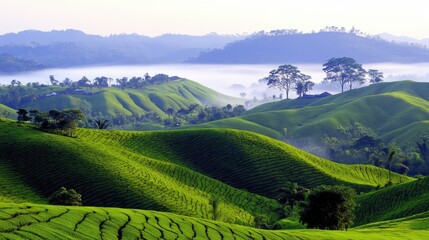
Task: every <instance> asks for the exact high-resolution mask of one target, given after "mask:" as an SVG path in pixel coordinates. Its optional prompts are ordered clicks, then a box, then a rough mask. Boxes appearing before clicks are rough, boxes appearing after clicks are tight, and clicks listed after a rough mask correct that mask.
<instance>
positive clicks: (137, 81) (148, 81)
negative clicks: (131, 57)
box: [49, 73, 181, 89]
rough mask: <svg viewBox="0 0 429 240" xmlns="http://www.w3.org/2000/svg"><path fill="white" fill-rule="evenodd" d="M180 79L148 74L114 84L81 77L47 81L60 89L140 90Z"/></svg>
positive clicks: (102, 79) (111, 80)
mask: <svg viewBox="0 0 429 240" xmlns="http://www.w3.org/2000/svg"><path fill="white" fill-rule="evenodd" d="M180 79H181V78H180V77H177V76H172V77H170V76H168V75H167V74H163V73H160V74H156V75H155V76H153V77H151V76H150V75H149V74H148V73H146V74H145V75H144V76H143V77H136V76H134V77H132V78H128V77H122V78H116V79H115V82H116V84H115V83H113V81H114V79H113V78H111V77H105V76H101V77H96V78H94V79H93V80H92V81H91V80H90V79H88V78H87V77H85V76H83V77H82V78H81V79H79V80H78V81H73V80H71V79H69V78H65V79H64V80H63V81H59V80H57V79H55V76H54V75H51V76H49V81H50V82H51V84H52V85H53V86H62V87H75V88H77V87H98V88H105V87H109V86H112V87H120V88H122V89H125V88H133V89H142V88H143V87H144V86H147V85H153V84H162V83H166V82H171V81H177V80H180Z"/></svg>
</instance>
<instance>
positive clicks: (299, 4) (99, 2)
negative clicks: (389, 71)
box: [0, 0, 429, 39]
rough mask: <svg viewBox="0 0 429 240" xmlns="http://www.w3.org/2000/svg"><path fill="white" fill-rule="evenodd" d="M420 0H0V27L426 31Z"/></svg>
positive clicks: (155, 31) (105, 31)
mask: <svg viewBox="0 0 429 240" xmlns="http://www.w3.org/2000/svg"><path fill="white" fill-rule="evenodd" d="M426 5H427V3H426V1H423V0H407V1H396V0H390V1H389V0H359V1H357V0H324V1H320V0H293V1H290V0H0V22H1V23H2V24H1V25H0V34H4V33H9V32H19V31H22V30H28V29H37V30H42V31H49V30H64V29H77V30H82V31H84V32H86V33H90V34H98V35H104V36H107V35H110V34H120V33H137V34H142V35H147V36H157V35H161V34H164V33H181V34H190V35H204V34H208V33H212V32H216V33H219V34H242V33H253V32H256V31H260V30H265V31H270V30H276V29H298V30H300V31H304V32H311V31H312V30H316V31H318V30H320V29H322V28H324V27H326V26H337V27H346V28H347V29H350V28H351V27H355V28H357V29H360V30H362V31H363V32H365V33H368V34H378V33H384V32H388V33H391V34H394V35H399V36H409V37H414V38H417V39H422V38H429V27H428V26H427V23H429V14H427V11H428V8H427V7H426Z"/></svg>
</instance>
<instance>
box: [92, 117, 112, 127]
mask: <svg viewBox="0 0 429 240" xmlns="http://www.w3.org/2000/svg"><path fill="white" fill-rule="evenodd" d="M92 125H93V126H94V128H96V129H107V128H109V127H110V126H112V124H111V123H110V121H109V120H107V119H102V118H97V119H95V120H93V121H92Z"/></svg>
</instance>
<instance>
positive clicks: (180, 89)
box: [0, 80, 242, 116]
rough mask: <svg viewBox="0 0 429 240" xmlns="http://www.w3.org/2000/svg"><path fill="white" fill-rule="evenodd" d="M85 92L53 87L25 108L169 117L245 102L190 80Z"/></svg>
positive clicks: (29, 102)
mask: <svg viewBox="0 0 429 240" xmlns="http://www.w3.org/2000/svg"><path fill="white" fill-rule="evenodd" d="M49 88H51V87H49ZM49 88H48V89H49ZM84 90H85V91H87V92H88V93H86V94H85V93H82V92H74V91H71V92H68V93H65V92H63V91H64V89H58V87H57V88H55V87H53V88H52V91H47V90H46V89H44V90H41V91H40V93H43V94H42V96H40V97H38V98H37V99H36V100H33V101H28V102H27V103H25V104H24V106H23V107H24V108H28V109H38V110H40V111H49V110H51V109H58V110H62V109H66V108H80V109H81V110H82V111H84V112H86V113H94V114H98V113H102V114H103V115H116V114H126V115H132V114H144V113H147V112H157V113H159V114H161V115H162V116H166V114H165V112H166V110H167V109H169V108H172V109H174V110H179V109H180V108H188V107H189V106H190V105H192V104H199V105H216V106H217V105H219V106H224V105H226V104H232V105H235V104H239V103H241V101H242V100H241V99H238V98H233V97H229V96H225V95H223V94H221V93H218V92H216V91H214V90H212V89H210V88H207V87H205V86H203V85H201V84H199V83H196V82H193V81H190V80H178V81H174V82H169V83H163V84H156V85H149V86H146V87H145V88H144V89H143V90H135V89H125V90H121V89H117V88H102V89H98V88H92V89H91V90H90V89H89V88H88V89H84ZM53 92H57V93H58V94H57V95H55V96H50V97H47V96H46V94H52V93H53ZM0 93H3V94H6V93H7V92H6V91H5V90H3V91H0ZM40 93H39V92H36V93H32V94H40ZM89 93H93V94H89ZM24 98H25V96H24Z"/></svg>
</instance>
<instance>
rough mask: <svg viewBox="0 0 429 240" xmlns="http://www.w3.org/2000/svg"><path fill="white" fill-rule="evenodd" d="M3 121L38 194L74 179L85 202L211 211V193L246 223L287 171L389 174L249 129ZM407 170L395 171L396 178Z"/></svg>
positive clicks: (340, 179) (296, 178)
mask: <svg viewBox="0 0 429 240" xmlns="http://www.w3.org/2000/svg"><path fill="white" fill-rule="evenodd" d="M0 127H1V128H0V138H1V139H2V144H1V145H0V152H1V153H2V155H1V162H2V163H3V164H5V166H7V167H8V168H10V169H11V171H14V172H15V173H16V174H17V176H20V179H21V181H19V182H17V183H16V184H17V185H20V184H21V185H23V186H24V187H29V188H30V189H33V191H34V192H35V193H36V194H37V195H38V196H41V197H43V198H46V197H47V196H49V195H50V194H52V193H53V192H54V191H56V190H57V189H59V188H60V187H61V186H65V187H66V188H74V189H76V190H77V191H78V192H79V193H81V194H83V197H84V204H85V205H94V206H114V207H128V208H143V209H154V210H159V211H171V212H175V213H179V214H183V215H189V216H197V217H204V218H212V217H213V211H212V210H213V209H212V207H211V205H210V204H209V201H210V199H213V198H217V199H222V200H221V204H220V209H221V210H220V211H221V212H222V213H223V214H220V215H222V216H223V218H224V219H223V220H224V221H226V222H237V223H239V222H240V221H241V223H243V224H252V222H253V215H255V214H267V213H274V212H275V208H276V207H277V205H276V203H275V201H274V200H271V199H269V198H268V197H273V196H274V195H275V193H274V190H275V189H276V188H278V187H281V186H283V185H284V184H285V183H286V181H291V182H297V183H298V184H300V185H303V186H306V187H315V186H318V185H320V184H344V185H348V186H350V187H353V188H355V189H357V190H358V191H369V190H371V189H374V188H375V187H376V186H377V185H383V184H384V183H385V182H386V181H387V171H386V170H384V169H381V168H377V167H373V166H367V165H342V164H338V163H333V162H331V161H328V160H324V159H321V158H318V157H315V156H313V155H310V154H308V153H305V152H303V151H301V150H299V149H297V148H294V147H292V146H289V145H287V144H285V143H282V142H280V141H277V140H273V139H271V138H268V137H265V136H262V135H258V134H254V133H251V132H246V131H237V130H225V129H218V130H204V129H203V130H180V131H157V132H131V131H102V130H90V129H79V131H78V133H77V136H78V137H77V138H69V137H63V136H57V135H53V134H48V133H44V132H41V131H39V130H36V129H33V128H32V127H30V126H26V125H16V123H13V122H2V123H0ZM412 180H413V179H412V178H409V177H406V176H402V175H399V174H394V175H393V182H395V183H400V182H408V181H412ZM32 200H33V199H28V201H32ZM272 217H275V216H272Z"/></svg>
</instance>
